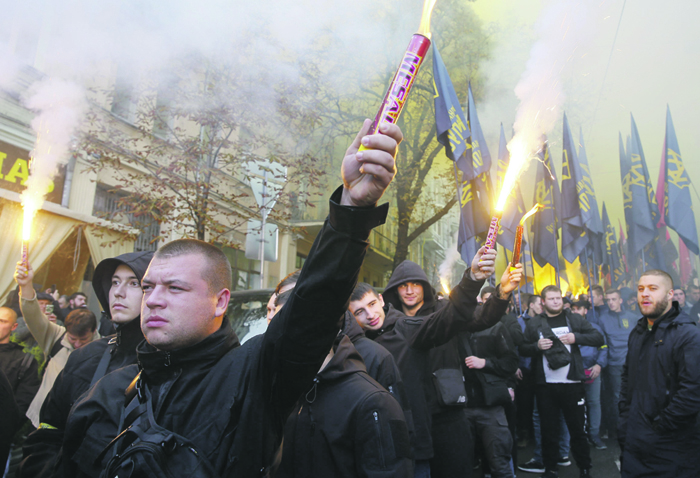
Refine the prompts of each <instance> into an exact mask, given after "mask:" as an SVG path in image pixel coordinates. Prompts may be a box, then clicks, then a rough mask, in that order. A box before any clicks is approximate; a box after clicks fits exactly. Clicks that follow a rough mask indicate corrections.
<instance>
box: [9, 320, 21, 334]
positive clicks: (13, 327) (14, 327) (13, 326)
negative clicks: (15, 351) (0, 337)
mask: <svg viewBox="0 0 700 478" xmlns="http://www.w3.org/2000/svg"><path fill="white" fill-rule="evenodd" d="M18 325H19V324H17V322H15V323H14V324H12V328H11V329H10V330H11V331H12V332H14V331H15V329H16V328H17V326H18Z"/></svg>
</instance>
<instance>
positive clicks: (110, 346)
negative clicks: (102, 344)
mask: <svg viewBox="0 0 700 478" xmlns="http://www.w3.org/2000/svg"><path fill="white" fill-rule="evenodd" d="M116 349H117V338H116V337H112V338H111V339H109V342H107V347H106V348H105V351H104V353H103V354H102V358H101V359H100V363H99V364H98V365H97V369H96V370H95V373H94V374H93V376H92V380H91V381H90V388H92V387H93V386H94V385H95V384H96V383H97V381H98V380H99V379H101V378H102V377H104V376H105V374H106V373H107V368H108V367H109V361H110V360H111V358H112V354H113V353H114V351H115V350H116ZM139 376H140V374H139ZM132 383H133V382H132Z"/></svg>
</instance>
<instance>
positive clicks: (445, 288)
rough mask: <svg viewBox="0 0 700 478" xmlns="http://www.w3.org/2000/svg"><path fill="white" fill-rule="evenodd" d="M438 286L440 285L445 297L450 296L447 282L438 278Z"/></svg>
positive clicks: (442, 278)
mask: <svg viewBox="0 0 700 478" xmlns="http://www.w3.org/2000/svg"><path fill="white" fill-rule="evenodd" d="M440 285H442V291H443V292H444V293H445V294H446V295H450V284H449V283H448V282H447V279H445V278H444V277H440Z"/></svg>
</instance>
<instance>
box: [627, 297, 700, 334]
mask: <svg viewBox="0 0 700 478" xmlns="http://www.w3.org/2000/svg"><path fill="white" fill-rule="evenodd" d="M680 324H692V325H696V323H695V322H694V321H693V320H692V319H691V318H690V317H689V316H688V314H686V313H684V312H683V311H681V310H680V307H678V302H676V301H675V300H674V301H673V303H672V304H671V308H670V309H669V311H668V312H666V313H665V314H664V315H662V316H661V317H659V318H658V319H656V321H654V325H653V326H652V328H651V330H652V332H653V331H655V330H656V329H667V328H668V327H669V326H671V325H680ZM637 327H638V328H640V329H641V331H642V332H644V331H646V330H648V327H647V318H646V317H642V318H641V319H639V321H637Z"/></svg>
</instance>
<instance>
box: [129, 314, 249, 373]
mask: <svg viewBox="0 0 700 478" xmlns="http://www.w3.org/2000/svg"><path fill="white" fill-rule="evenodd" d="M239 345H240V343H239V342H238V337H237V336H236V333H235V332H234V331H233V329H232V328H231V324H230V323H229V321H228V319H227V318H224V321H223V323H222V324H221V328H220V329H219V330H217V331H216V332H214V333H213V334H211V335H210V336H209V337H207V338H205V339H204V340H202V341H201V342H199V343H196V344H194V345H190V346H189V347H184V348H182V349H177V350H170V351H163V350H158V349H157V348H155V347H154V346H152V345H150V344H149V343H148V342H147V341H145V340H144V341H142V342H141V343H140V344H139V345H138V347H137V349H136V355H137V357H138V362H139V365H140V367H141V369H142V370H143V371H144V372H146V374H151V373H158V372H162V371H164V370H172V369H173V368H175V367H177V368H194V369H197V368H199V369H206V368H209V367H211V366H212V365H213V364H215V363H216V362H218V361H219V359H221V357H223V356H224V355H225V354H226V353H228V352H229V351H230V350H231V349H233V348H235V347H238V346H239Z"/></svg>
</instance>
